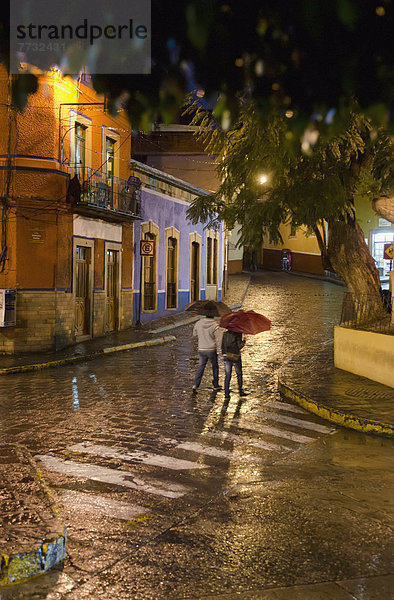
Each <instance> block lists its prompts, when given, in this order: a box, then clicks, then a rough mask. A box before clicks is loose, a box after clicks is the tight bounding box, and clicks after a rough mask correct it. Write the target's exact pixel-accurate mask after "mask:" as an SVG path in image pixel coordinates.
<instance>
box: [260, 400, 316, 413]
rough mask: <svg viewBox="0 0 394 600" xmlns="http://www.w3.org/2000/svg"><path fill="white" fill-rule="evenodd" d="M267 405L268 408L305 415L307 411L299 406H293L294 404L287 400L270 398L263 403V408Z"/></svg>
mask: <svg viewBox="0 0 394 600" xmlns="http://www.w3.org/2000/svg"><path fill="white" fill-rule="evenodd" d="M266 406H268V407H269V408H277V409H278V410H287V411H288V412H293V413H297V414H299V415H307V414H308V413H307V411H306V410H304V409H303V408H300V407H299V406H294V404H289V403H288V402H278V401H276V400H272V401H271V402H266V403H265V404H264V408H265V407H266Z"/></svg>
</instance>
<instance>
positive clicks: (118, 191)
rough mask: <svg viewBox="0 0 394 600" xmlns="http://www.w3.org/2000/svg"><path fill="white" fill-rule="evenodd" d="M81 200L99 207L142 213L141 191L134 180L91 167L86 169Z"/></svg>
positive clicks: (135, 213) (136, 213)
mask: <svg viewBox="0 0 394 600" xmlns="http://www.w3.org/2000/svg"><path fill="white" fill-rule="evenodd" d="M80 202H82V203H85V204H89V205H93V206H96V207H98V208H106V209H109V210H115V211H121V212H124V213H129V214H134V215H140V214H141V192H140V190H139V189H138V186H137V185H135V182H134V181H131V180H128V181H126V180H125V179H120V177H112V176H109V175H108V174H107V173H103V172H101V171H95V170H94V169H91V168H87V169H86V173H85V178H84V181H83V183H81V196H80Z"/></svg>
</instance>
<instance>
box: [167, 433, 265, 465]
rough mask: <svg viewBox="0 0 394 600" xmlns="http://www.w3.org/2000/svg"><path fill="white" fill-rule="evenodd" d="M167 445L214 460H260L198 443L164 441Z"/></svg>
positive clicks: (259, 459)
mask: <svg viewBox="0 0 394 600" xmlns="http://www.w3.org/2000/svg"><path fill="white" fill-rule="evenodd" d="M164 441H165V442H166V443H167V444H173V445H174V446H175V447H176V448H177V449H180V450H189V451H190V452H198V454H204V455H207V456H214V457H216V458H225V459H227V460H235V459H238V460H244V461H247V462H258V461H261V460H262V459H261V458H260V457H258V456H249V455H247V454H243V453H242V452H237V451H236V450H234V451H232V452H230V451H229V450H222V449H221V448H214V447H213V446H205V445H203V444H199V443H198V442H180V443H179V442H178V441H177V440H171V439H165V440H164Z"/></svg>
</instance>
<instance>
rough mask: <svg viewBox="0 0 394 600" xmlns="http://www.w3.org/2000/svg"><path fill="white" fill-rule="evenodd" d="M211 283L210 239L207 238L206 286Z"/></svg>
mask: <svg viewBox="0 0 394 600" xmlns="http://www.w3.org/2000/svg"><path fill="white" fill-rule="evenodd" d="M211 283H212V238H210V237H209V238H207V284H208V285H209V284H211Z"/></svg>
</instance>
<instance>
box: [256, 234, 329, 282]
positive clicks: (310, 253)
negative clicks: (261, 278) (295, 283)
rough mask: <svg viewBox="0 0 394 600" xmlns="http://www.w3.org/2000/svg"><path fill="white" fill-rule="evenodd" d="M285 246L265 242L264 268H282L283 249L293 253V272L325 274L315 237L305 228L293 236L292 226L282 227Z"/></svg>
mask: <svg viewBox="0 0 394 600" xmlns="http://www.w3.org/2000/svg"><path fill="white" fill-rule="evenodd" d="M280 233H281V235H282V238H283V244H273V243H272V242H269V240H268V239H266V240H264V242H263V266H264V267H267V268H273V269H281V268H282V249H283V248H288V249H289V250H291V252H292V270H293V271H300V272H305V273H314V274H318V275H322V274H323V273H324V270H323V267H322V264H321V256H320V249H319V245H318V243H317V239H316V236H315V235H310V234H308V233H307V231H306V228H305V227H299V228H297V230H296V233H295V235H291V226H290V224H285V223H283V224H282V225H281V226H280Z"/></svg>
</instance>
